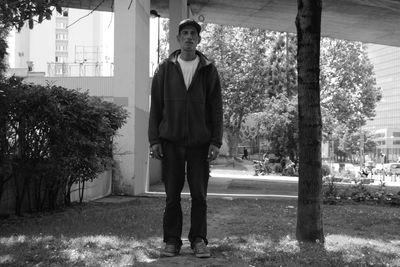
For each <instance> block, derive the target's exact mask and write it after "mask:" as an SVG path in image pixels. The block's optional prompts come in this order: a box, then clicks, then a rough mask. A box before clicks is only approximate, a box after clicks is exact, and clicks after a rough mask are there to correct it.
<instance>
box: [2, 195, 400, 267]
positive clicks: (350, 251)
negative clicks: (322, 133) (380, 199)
mask: <svg viewBox="0 0 400 267" xmlns="http://www.w3.org/2000/svg"><path fill="white" fill-rule="evenodd" d="M164 201H165V199H164V198H132V200H131V201H129V202H126V203H115V204H109V203H108V204H104V203H88V204H86V205H84V206H82V207H79V206H76V207H73V208H69V209H67V210H66V211H63V212H58V213H53V214H42V215H40V216H30V217H24V218H10V219H7V220H2V221H0V265H2V266H34V265H38V266H72V265H74V266H84V265H85V266H399V265H400V260H399V255H400V236H399V234H398V233H397V232H398V220H397V218H398V217H399V212H398V209H393V208H392V209H391V208H386V207H384V208H382V207H375V206H369V207H368V206H363V205H359V206H355V205H353V206H351V205H350V206H342V207H339V206H335V207H333V206H324V210H325V213H327V215H325V216H324V221H325V222H326V224H325V225H326V227H324V228H325V229H326V233H328V234H326V241H325V243H324V244H308V243H300V244H299V243H298V242H297V241H296V239H295V238H294V235H295V218H296V205H295V203H296V201H293V200H280V201H278V200H275V201H274V200H266V199H258V200H257V199H233V200H226V199H210V200H209V218H208V220H209V238H210V239H209V240H210V249H211V252H212V257H211V258H210V259H197V258H195V257H194V255H193V253H192V252H191V250H190V248H189V243H188V241H187V239H184V246H183V247H182V251H181V255H180V256H178V257H173V258H162V257H160V249H161V248H162V246H163V243H162V238H161V237H162V231H161V223H162V211H163V204H164ZM182 208H183V212H184V218H185V219H184V225H185V227H184V233H187V232H188V221H189V218H188V217H189V210H190V201H189V199H183V200H182ZM383 217H384V218H385V220H384V222H385V227H382V225H380V227H376V226H375V224H374V222H377V223H379V222H382V218H383ZM374 218H376V220H375V219H374ZM367 222H368V223H367ZM360 225H364V228H360V227H359V226H360ZM383 228H385V230H382V229H383Z"/></svg>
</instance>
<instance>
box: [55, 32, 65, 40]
mask: <svg viewBox="0 0 400 267" xmlns="http://www.w3.org/2000/svg"><path fill="white" fill-rule="evenodd" d="M56 40H67V34H66V33H56Z"/></svg>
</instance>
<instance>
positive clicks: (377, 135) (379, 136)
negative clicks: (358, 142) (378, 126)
mask: <svg viewBox="0 0 400 267" xmlns="http://www.w3.org/2000/svg"><path fill="white" fill-rule="evenodd" d="M374 137H375V138H382V137H385V133H377V134H375V135H374Z"/></svg>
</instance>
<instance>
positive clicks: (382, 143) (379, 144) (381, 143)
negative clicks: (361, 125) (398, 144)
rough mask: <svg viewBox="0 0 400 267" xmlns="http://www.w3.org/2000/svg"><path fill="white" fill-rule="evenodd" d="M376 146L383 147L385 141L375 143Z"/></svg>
mask: <svg viewBox="0 0 400 267" xmlns="http://www.w3.org/2000/svg"><path fill="white" fill-rule="evenodd" d="M376 144H377V145H378V146H383V145H385V144H386V142H385V141H376Z"/></svg>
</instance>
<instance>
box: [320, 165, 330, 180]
mask: <svg viewBox="0 0 400 267" xmlns="http://www.w3.org/2000/svg"><path fill="white" fill-rule="evenodd" d="M321 174H322V177H325V176H328V175H330V174H331V168H330V167H329V166H328V165H326V164H322V166H321Z"/></svg>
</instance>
